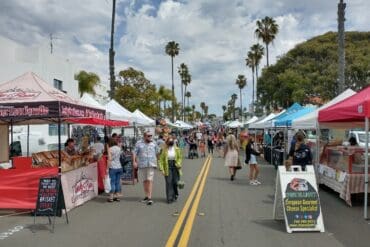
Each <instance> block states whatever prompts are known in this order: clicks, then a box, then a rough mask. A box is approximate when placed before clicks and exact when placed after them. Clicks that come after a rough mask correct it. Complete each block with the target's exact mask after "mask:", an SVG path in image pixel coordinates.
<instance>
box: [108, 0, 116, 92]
mask: <svg viewBox="0 0 370 247" xmlns="http://www.w3.org/2000/svg"><path fill="white" fill-rule="evenodd" d="M115 15H116V0H113V8H112V26H111V31H110V48H109V74H110V91H109V97H110V98H111V99H112V98H113V97H114V88H115V80H116V79H115V76H114V47H113V46H114V19H115Z"/></svg>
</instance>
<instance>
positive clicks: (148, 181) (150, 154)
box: [133, 131, 160, 205]
mask: <svg viewBox="0 0 370 247" xmlns="http://www.w3.org/2000/svg"><path fill="white" fill-rule="evenodd" d="M152 138H153V134H152V133H151V132H150V131H145V132H144V137H143V140H141V141H139V142H137V143H136V145H135V149H134V152H133V165H134V168H138V169H139V175H140V177H141V179H142V181H143V186H144V193H145V198H144V199H143V200H142V202H144V203H146V204H147V205H152V204H153V200H152V191H153V179H154V172H155V169H156V168H157V158H158V155H159V151H160V150H159V147H158V145H157V144H156V143H155V142H154V141H153V139H152Z"/></svg>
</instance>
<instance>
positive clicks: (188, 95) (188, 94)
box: [185, 91, 191, 107]
mask: <svg viewBox="0 0 370 247" xmlns="http://www.w3.org/2000/svg"><path fill="white" fill-rule="evenodd" d="M185 97H187V98H188V107H189V98H190V97H191V92H189V91H188V92H186V93H185Z"/></svg>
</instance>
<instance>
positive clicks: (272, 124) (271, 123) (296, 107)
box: [265, 103, 303, 128]
mask: <svg viewBox="0 0 370 247" xmlns="http://www.w3.org/2000/svg"><path fill="white" fill-rule="evenodd" d="M302 108H303V106H301V105H300V104H298V103H294V104H293V105H291V106H290V107H289V108H288V109H286V111H284V112H282V113H280V114H278V115H277V116H275V117H274V118H272V119H271V120H269V121H268V122H269V123H268V124H267V125H266V126H265V127H266V128H273V127H275V122H276V121H279V120H280V119H283V118H284V117H286V116H288V115H290V114H292V113H294V112H297V111H299V110H300V109H302Z"/></svg>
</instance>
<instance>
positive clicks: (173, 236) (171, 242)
mask: <svg viewBox="0 0 370 247" xmlns="http://www.w3.org/2000/svg"><path fill="white" fill-rule="evenodd" d="M210 160H211V158H210V156H208V157H207V159H206V161H205V162H204V164H203V167H202V169H201V170H200V173H199V175H198V177H197V179H196V181H195V183H194V185H193V188H192V190H191V193H190V195H189V197H188V199H187V200H186V203H185V206H184V208H183V209H182V211H181V213H180V216H179V218H178V219H177V221H176V224H175V226H174V228H173V229H172V232H171V234H170V237H169V238H168V240H167V243H166V247H172V246H174V244H175V242H176V239H177V236H178V234H179V232H180V229H181V226H182V224H183V222H184V220H185V217H186V215H187V213H188V211H189V207H190V205H191V202H192V201H193V199H194V197H195V193H196V192H197V189H198V186H199V184H200V182H201V180H202V176H203V174H204V172H205V170H206V167H207V165H208V163H209V161H210Z"/></svg>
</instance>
